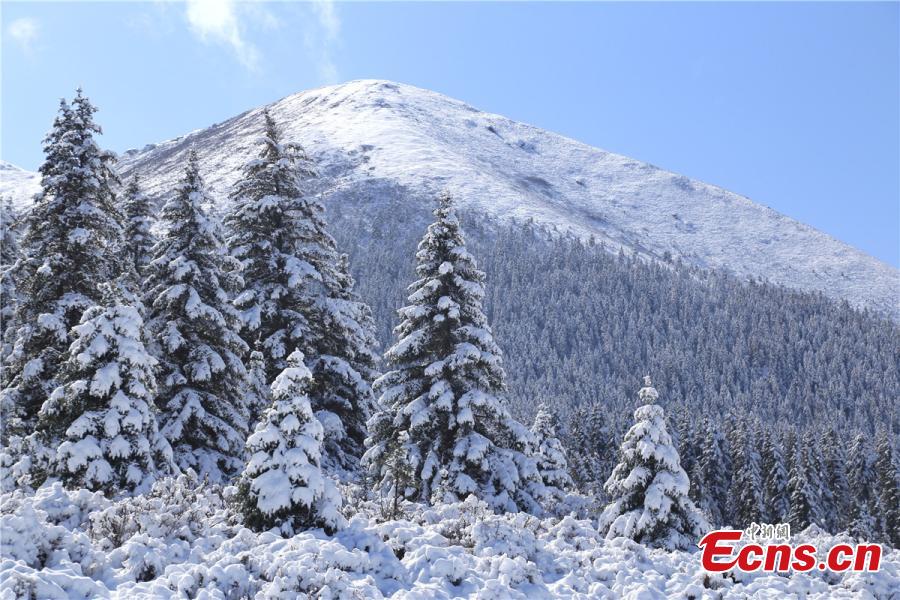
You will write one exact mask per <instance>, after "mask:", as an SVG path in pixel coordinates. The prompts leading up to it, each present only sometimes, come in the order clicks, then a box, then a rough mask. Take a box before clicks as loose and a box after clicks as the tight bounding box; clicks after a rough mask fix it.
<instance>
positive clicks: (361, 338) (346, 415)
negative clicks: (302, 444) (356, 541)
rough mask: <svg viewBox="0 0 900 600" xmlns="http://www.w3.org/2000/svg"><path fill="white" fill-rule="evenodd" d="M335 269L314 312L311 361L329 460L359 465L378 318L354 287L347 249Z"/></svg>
mask: <svg viewBox="0 0 900 600" xmlns="http://www.w3.org/2000/svg"><path fill="white" fill-rule="evenodd" d="M333 275H334V277H333V278H329V279H330V281H329V279H326V281H328V283H329V285H328V286H327V287H326V292H327V293H326V294H325V295H324V296H320V297H319V298H318V299H317V309H316V311H315V312H314V314H315V315H316V318H315V319H314V324H315V327H314V332H315V335H314V340H315V342H316V343H315V349H316V352H317V354H316V355H315V356H314V357H312V359H311V360H310V363H309V364H310V369H311V371H312V374H313V385H312V388H311V389H310V397H311V398H312V401H313V409H314V410H315V414H316V417H317V418H318V419H319V421H320V422H321V423H322V425H323V427H324V428H325V453H324V456H325V459H324V461H323V462H324V464H325V466H326V467H327V469H328V470H330V471H334V470H336V469H342V470H350V471H353V470H355V469H356V468H357V467H358V466H359V459H360V458H361V457H362V455H363V453H364V452H365V440H366V436H367V434H368V428H367V425H366V424H367V422H368V420H369V418H370V417H371V416H372V413H373V412H374V410H375V398H374V395H373V392H372V386H371V382H372V381H373V380H374V379H375V376H376V370H375V362H376V357H375V354H374V348H375V347H376V342H375V336H374V329H375V324H374V320H373V318H372V312H371V310H370V309H369V307H368V305H366V304H365V303H364V302H362V301H360V300H359V298H358V297H357V296H356V294H355V293H354V291H353V285H354V282H353V278H352V277H351V275H350V270H349V264H348V260H347V256H346V255H341V256H340V257H339V258H338V263H337V268H336V270H335V271H334V273H333Z"/></svg>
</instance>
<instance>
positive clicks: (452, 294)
mask: <svg viewBox="0 0 900 600" xmlns="http://www.w3.org/2000/svg"><path fill="white" fill-rule="evenodd" d="M434 214H435V217H436V221H435V222H434V223H432V224H431V225H430V226H429V227H428V231H427V233H426V234H425V237H424V238H423V239H422V241H421V243H420V244H419V249H418V252H417V253H416V260H417V266H416V274H417V275H418V277H419V279H418V280H417V281H416V282H415V283H413V284H412V285H411V286H410V287H409V290H410V295H409V301H410V305H409V306H406V307H404V308H401V309H400V310H399V314H400V318H401V323H400V325H398V326H397V328H396V329H395V333H396V335H397V342H396V343H395V344H394V346H392V347H391V348H390V349H389V350H388V351H387V354H386V359H387V361H388V363H389V365H390V371H388V372H387V373H386V374H385V375H383V376H382V377H381V378H380V379H378V380H377V382H376V387H377V389H378V390H379V391H380V393H381V401H380V404H381V405H382V406H383V410H384V411H385V414H382V415H378V416H376V417H373V425H372V437H371V439H370V440H369V442H368V444H369V449H368V451H367V453H366V456H365V457H364V458H365V461H366V463H367V464H368V465H369V467H370V468H371V470H372V474H373V476H374V477H375V478H376V480H378V481H379V482H380V483H379V484H378V486H379V487H380V488H381V489H385V488H386V487H391V488H392V489H395V488H394V487H393V478H392V476H391V474H390V472H389V470H388V469H387V465H388V459H389V457H391V456H396V455H398V454H399V455H401V456H403V457H404V460H406V461H407V463H408V465H409V470H410V471H411V472H413V473H414V474H415V476H414V478H413V481H411V482H410V485H409V487H408V488H407V489H405V490H404V491H405V492H406V493H407V494H408V496H409V497H410V498H411V499H414V500H418V501H424V502H430V503H437V502H442V501H457V500H462V499H464V498H465V497H467V496H468V495H470V494H474V495H475V496H477V497H479V498H481V499H482V500H484V501H485V502H487V503H488V505H490V506H491V507H492V508H494V509H495V510H505V511H521V510H524V511H528V512H541V510H542V509H541V507H540V501H541V499H542V496H543V489H542V488H543V485H542V483H541V478H540V474H539V473H538V471H537V465H536V463H535V461H534V459H533V458H531V457H530V456H529V454H530V453H531V452H532V451H533V437H532V435H531V433H530V432H529V431H528V429H527V428H526V427H524V426H523V425H522V424H521V423H519V422H517V421H515V420H514V419H513V418H512V417H511V416H510V414H509V412H508V409H507V407H506V403H505V401H504V400H503V399H502V398H501V394H502V393H503V392H504V390H505V385H504V377H505V374H504V372H503V367H502V364H501V362H502V361H501V354H500V349H499V348H498V347H497V345H496V343H495V342H494V338H493V336H492V334H491V330H490V327H489V325H488V323H487V318H486V317H485V315H484V312H483V310H482V299H483V297H484V274H483V273H482V272H481V271H479V270H478V268H477V266H476V263H475V259H474V257H473V256H472V255H471V254H470V253H469V252H468V250H467V249H466V245H465V239H464V236H463V233H462V231H461V229H460V225H459V220H458V219H457V216H456V211H455V210H454V207H453V202H452V200H451V198H450V196H449V195H447V194H444V195H442V196H441V198H440V201H439V205H438V207H437V209H436V210H435V213H434ZM388 421H389V425H386V422H388ZM401 436H403V437H405V439H406V440H407V441H406V443H405V446H404V447H403V448H398V447H399V444H398V442H397V440H398V439H399V438H400V437H401Z"/></svg>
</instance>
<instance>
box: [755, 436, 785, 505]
mask: <svg viewBox="0 0 900 600" xmlns="http://www.w3.org/2000/svg"><path fill="white" fill-rule="evenodd" d="M761 464H762V472H763V473H764V475H765V482H764V490H765V491H764V499H765V508H766V513H765V519H766V522H768V523H783V522H785V521H787V518H788V513H789V512H790V509H791V505H790V498H789V497H788V490H787V482H788V471H787V466H786V463H785V460H784V451H783V450H782V448H781V443H780V438H779V436H778V434H777V432H774V431H772V432H764V433H763V436H762V463H761Z"/></svg>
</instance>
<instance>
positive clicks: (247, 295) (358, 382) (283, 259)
mask: <svg viewBox="0 0 900 600" xmlns="http://www.w3.org/2000/svg"><path fill="white" fill-rule="evenodd" d="M263 116H264V120H265V134H264V136H263V138H262V141H261V143H262V150H261V152H260V154H259V157H258V158H256V159H254V160H251V161H250V162H248V163H247V164H246V165H245V166H244V169H243V173H242V176H241V178H240V179H239V180H238V181H237V183H236V184H235V187H234V190H233V192H232V200H233V209H232V211H231V212H230V214H229V215H228V216H227V218H226V223H227V225H228V227H229V239H228V245H229V248H230V251H231V253H232V255H233V256H234V257H235V258H237V259H238V260H239V261H240V263H241V269H242V273H243V278H244V282H245V285H244V288H243V290H242V291H241V293H240V294H239V295H238V296H237V298H236V300H235V305H236V306H237V307H238V309H239V310H240V312H241V315H242V320H243V322H244V331H243V336H244V339H245V340H246V342H247V343H248V344H249V345H251V346H255V345H256V344H257V343H258V344H259V348H260V350H261V351H262V352H263V354H264V357H265V361H266V368H267V383H271V382H272V381H273V380H274V378H275V376H276V375H277V374H278V373H279V372H280V371H281V370H283V369H284V368H285V358H286V356H287V353H288V352H290V351H291V349H292V348H295V347H299V348H300V349H301V350H302V351H303V352H304V353H305V355H306V357H307V363H308V365H309V368H310V369H311V371H312V373H313V384H312V387H311V389H310V390H309V395H310V400H311V402H312V407H313V411H314V412H315V413H316V415H317V416H318V417H319V419H320V420H321V421H322V423H323V425H324V426H325V453H324V457H323V462H324V463H325V464H326V466H327V467H329V468H330V467H332V466H335V467H340V468H344V469H347V468H354V467H355V466H356V464H357V463H358V460H359V457H360V456H361V455H362V452H363V443H364V441H365V435H366V430H365V423H366V421H367V419H368V418H369V416H370V415H371V412H372V406H373V397H372V390H371V386H370V383H369V382H370V381H371V380H372V379H373V377H374V364H375V355H374V353H373V350H372V349H373V348H374V345H375V342H374V335H373V333H372V331H373V323H372V318H371V315H370V311H369V309H368V307H367V306H366V305H365V304H363V303H362V302H360V301H359V300H358V299H357V298H356V297H355V295H354V294H353V291H352V288H353V279H352V278H351V277H350V275H349V271H348V270H347V267H346V263H345V262H344V260H343V259H342V257H341V256H340V255H339V254H338V253H337V250H336V248H335V243H334V239H333V238H332V237H331V236H330V235H329V234H328V232H327V231H326V224H325V220H324V219H323V217H322V211H323V209H322V206H321V204H319V203H318V202H317V201H316V200H315V199H314V198H313V196H312V193H311V187H312V186H311V181H312V179H313V178H314V177H315V176H316V170H315V167H314V165H313V164H312V162H311V161H310V159H309V158H308V157H307V156H306V154H305V153H304V151H303V149H302V148H301V147H300V146H298V145H296V144H286V143H283V142H282V141H281V136H280V132H279V130H278V127H277V126H276V123H275V121H274V119H273V118H272V116H271V115H270V114H269V112H268V111H265V112H264V113H263Z"/></svg>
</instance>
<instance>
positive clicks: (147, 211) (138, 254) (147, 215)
mask: <svg viewBox="0 0 900 600" xmlns="http://www.w3.org/2000/svg"><path fill="white" fill-rule="evenodd" d="M123 196H124V202H123V207H124V211H125V243H126V245H127V246H128V258H129V260H130V261H131V264H132V266H133V267H134V271H135V273H137V275H139V276H140V275H142V274H143V273H144V271H145V269H146V268H147V265H148V264H150V261H151V260H152V258H153V246H154V245H155V244H156V236H154V235H153V232H152V230H151V227H152V226H153V206H152V204H151V202H150V197H149V196H148V195H147V194H145V193H144V191H143V190H142V189H141V183H140V178H139V177H138V176H137V175H133V176H132V177H131V180H129V182H128V186H127V187H126V188H125V193H124V195H123Z"/></svg>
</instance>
